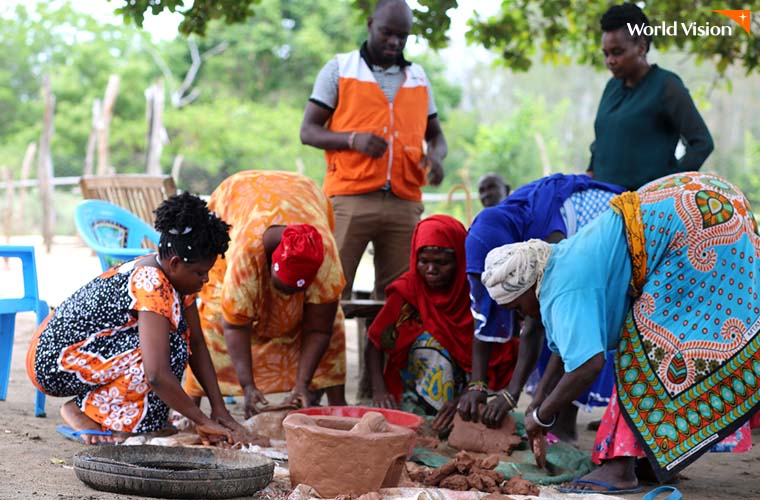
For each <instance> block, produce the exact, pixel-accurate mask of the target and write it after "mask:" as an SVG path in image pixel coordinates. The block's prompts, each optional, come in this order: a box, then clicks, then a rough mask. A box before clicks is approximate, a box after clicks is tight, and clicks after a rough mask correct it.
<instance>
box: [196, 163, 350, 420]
mask: <svg viewBox="0 0 760 500" xmlns="http://www.w3.org/2000/svg"><path fill="white" fill-rule="evenodd" d="M209 207H210V208H211V209H212V210H214V211H215V212H216V213H217V214H219V216H220V217H222V218H223V219H224V220H226V221H227V222H229V223H230V224H232V227H233V230H232V232H231V237H232V240H231V241H230V248H229V250H227V252H226V254H225V256H224V258H223V259H222V258H219V259H217V261H216V264H215V265H214V267H213V269H211V272H210V273H209V283H208V285H207V286H206V287H204V288H203V291H202V292H201V295H200V298H201V304H200V306H199V311H200V315H201V325H202V327H203V334H204V335H205V337H206V344H207V345H208V348H209V351H210V352H211V357H212V360H213V362H214V367H215V368H216V374H217V379H218V380H219V386H220V387H221V390H222V393H223V394H224V395H225V396H228V395H229V396H240V395H243V396H244V398H245V409H244V412H245V417H246V418H248V417H250V416H251V415H253V414H255V413H256V412H257V411H258V405H259V404H266V402H267V400H266V399H265V397H264V395H265V394H271V393H278V392H288V391H290V392H291V394H290V395H289V396H288V398H287V399H286V403H296V404H300V405H303V406H308V405H310V404H313V403H314V401H315V400H316V399H317V396H318V395H321V392H322V391H323V390H324V392H325V393H326V394H327V399H328V402H329V403H330V404H332V405H336V404H345V396H344V384H345V380H346V339H345V330H344V325H343V313H342V311H341V310H340V308H339V306H338V302H339V300H340V294H341V292H342V290H343V287H344V285H345V279H344V278H343V271H342V269H341V265H340V259H339V258H338V251H337V247H336V244H335V239H334V237H333V227H334V220H333V212H332V207H331V206H330V203H329V201H328V200H327V198H326V197H325V195H324V193H323V192H322V190H321V189H320V188H319V186H317V184H316V183H315V182H314V181H313V180H311V179H309V178H307V177H304V176H303V175H300V174H296V173H293V172H279V171H271V170H267V171H264V170H250V171H245V172H239V173H237V174H235V175H232V176H231V177H229V178H227V179H226V180H224V182H222V184H221V185H220V186H219V187H217V188H216V189H215V190H214V192H213V193H212V194H211V199H210V200H209ZM184 387H185V390H186V391H187V393H188V394H190V395H191V396H196V397H200V396H204V395H205V394H204V392H203V388H201V387H200V385H199V384H198V382H197V380H196V378H195V377H193V376H192V374H190V373H188V377H187V379H186V381H185V386H184Z"/></svg>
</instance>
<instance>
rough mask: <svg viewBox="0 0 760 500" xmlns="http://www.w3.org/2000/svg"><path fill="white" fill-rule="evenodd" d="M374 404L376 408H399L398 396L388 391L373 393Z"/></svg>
mask: <svg viewBox="0 0 760 500" xmlns="http://www.w3.org/2000/svg"><path fill="white" fill-rule="evenodd" d="M372 406H374V407H376V408H386V409H388V410H397V409H398V405H397V404H396V398H394V397H393V395H392V394H388V393H387V392H383V393H374V394H373V395H372Z"/></svg>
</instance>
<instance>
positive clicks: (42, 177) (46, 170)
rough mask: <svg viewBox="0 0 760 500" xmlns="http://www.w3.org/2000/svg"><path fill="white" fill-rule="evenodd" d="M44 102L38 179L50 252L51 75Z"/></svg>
mask: <svg viewBox="0 0 760 500" xmlns="http://www.w3.org/2000/svg"><path fill="white" fill-rule="evenodd" d="M42 92H43V102H44V103H45V111H44V113H43V116H42V133H41V134H40V154H39V157H38V159H37V160H38V161H37V180H38V181H39V192H40V200H41V202H42V239H43V241H44V243H45V249H46V250H47V252H48V253H50V248H51V246H52V245H53V227H54V226H55V208H54V207H53V182H52V179H53V160H52V156H51V154H50V143H51V141H52V139H53V115H54V111H55V96H54V95H53V91H52V90H51V88H50V75H48V74H46V75H45V76H44V77H43V80H42Z"/></svg>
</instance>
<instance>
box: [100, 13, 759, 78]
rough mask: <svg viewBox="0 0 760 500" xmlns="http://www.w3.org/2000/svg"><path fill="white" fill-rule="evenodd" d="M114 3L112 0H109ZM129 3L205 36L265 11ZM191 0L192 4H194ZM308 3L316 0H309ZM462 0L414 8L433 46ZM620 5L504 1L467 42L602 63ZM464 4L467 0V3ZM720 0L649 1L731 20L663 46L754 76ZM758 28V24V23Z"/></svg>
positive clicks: (670, 18) (754, 62) (505, 54)
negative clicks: (167, 14)
mask: <svg viewBox="0 0 760 500" xmlns="http://www.w3.org/2000/svg"><path fill="white" fill-rule="evenodd" d="M109 1H111V0H109ZM121 2H124V3H125V5H123V6H122V7H120V8H118V9H117V12H118V13H120V14H122V15H124V17H125V19H127V20H130V19H131V20H133V21H134V22H135V23H137V25H138V26H142V22H143V18H144V14H145V12H146V11H148V10H150V11H151V12H152V13H154V14H157V13H160V12H162V11H163V10H170V11H172V12H175V11H178V12H180V13H182V15H183V16H184V21H183V22H182V24H181V25H180V31H181V32H182V33H185V34H190V33H197V34H200V35H203V34H204V33H205V32H206V27H207V24H208V21H209V20H210V19H224V20H225V21H226V22H227V23H234V22H243V21H244V20H245V19H246V18H249V17H250V16H253V15H258V12H257V10H256V9H255V8H254V4H257V3H258V0H195V1H194V2H192V7H190V8H187V9H185V10H182V8H183V7H184V3H185V2H184V1H183V0H121ZM188 3H190V2H188ZM301 3H303V4H304V5H308V4H310V3H311V2H301ZM375 3H376V2H375V0H353V4H354V5H355V6H356V8H357V9H358V10H360V11H362V12H363V13H364V14H365V15H368V14H369V13H371V11H372V9H373V7H374V5H375ZM459 3H460V2H458V0H418V2H417V5H418V7H417V8H415V10H414V17H415V25H414V30H415V33H416V34H419V35H421V36H422V37H423V38H425V39H426V40H428V42H429V43H430V46H431V47H433V48H441V47H444V46H446V44H447V42H448V39H447V37H446V31H447V30H448V28H449V26H450V17H449V16H450V15H451V12H452V10H451V9H454V8H456V7H457V6H458V5H459ZM613 3H619V2H610V1H609V0H594V1H590V2H589V1H583V0H502V2H501V9H500V10H499V12H498V13H496V14H494V15H492V16H490V17H482V16H478V15H477V14H476V16H475V17H473V19H471V20H470V27H471V30H470V31H469V32H468V33H467V39H468V41H470V42H471V43H479V44H482V45H483V46H485V47H487V48H489V49H491V50H493V51H495V52H497V53H498V54H500V55H501V56H502V59H503V62H504V64H505V65H507V66H508V67H510V68H512V69H513V70H515V71H526V70H528V69H529V68H530V67H531V65H532V62H533V58H534V57H535V55H536V54H537V53H540V54H542V57H543V60H544V62H551V63H555V64H556V63H567V62H570V61H577V62H580V63H582V64H594V65H597V66H601V64H602V56H601V52H600V51H599V40H600V38H601V29H600V27H599V19H600V18H601V16H602V14H603V13H604V12H605V11H606V10H607V8H608V7H609V6H610V5H612V4H613ZM463 4H464V3H463ZM714 8H716V5H715V3H714V2H710V1H707V0H694V1H688V2H687V1H685V0H651V1H649V2H646V6H645V9H646V14H647V16H648V17H649V19H650V21H651V22H652V25H657V24H659V23H661V22H667V23H672V22H678V23H681V22H684V23H687V24H688V23H691V22H696V23H697V24H698V25H705V24H707V23H709V24H710V25H713V26H715V25H729V26H733V28H734V35H733V36H731V37H721V36H709V37H697V36H694V35H688V34H686V33H685V32H684V30H679V33H678V35H677V36H672V37H671V36H667V37H659V38H658V39H657V40H656V41H655V44H656V45H657V47H658V48H661V49H667V48H673V47H677V48H679V49H682V50H684V51H686V52H688V53H691V54H694V55H696V56H697V59H698V61H709V62H710V63H712V64H714V65H715V67H716V69H717V70H718V72H719V73H720V74H723V73H724V72H725V70H726V68H727V67H728V66H729V65H730V64H732V63H740V64H741V65H742V66H743V67H744V68H745V70H746V72H747V73H748V74H749V73H751V72H756V71H758V70H759V69H760V38H758V37H757V36H756V35H755V36H751V35H749V36H748V35H747V34H746V33H745V32H744V31H743V30H741V29H740V28H739V27H738V25H736V24H735V23H733V21H731V20H729V19H727V18H725V17H723V16H721V15H720V14H716V13H713V12H712V10H713V9H714ZM754 28H755V31H757V30H758V23H757V21H755V23H754Z"/></svg>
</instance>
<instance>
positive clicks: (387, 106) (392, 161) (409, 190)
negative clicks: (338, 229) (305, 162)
mask: <svg viewBox="0 0 760 500" xmlns="http://www.w3.org/2000/svg"><path fill="white" fill-rule="evenodd" d="M336 57H337V59H338V106H337V108H335V112H334V113H333V115H332V117H331V118H330V122H329V124H328V129H329V130H332V131H334V132H356V133H367V132H371V133H373V134H375V135H377V136H380V137H382V138H384V139H385V140H386V141H387V142H388V149H387V150H386V152H385V154H384V155H383V156H382V157H380V158H377V159H375V158H371V157H369V156H366V155H364V154H362V153H360V152H358V151H354V150H351V149H343V150H327V151H325V158H326V160H327V175H326V176H325V182H324V185H323V189H324V191H325V194H327V196H328V197H329V196H335V195H352V194H362V193H369V192H371V191H377V190H379V189H381V188H382V187H383V186H385V185H386V182H387V181H390V186H391V190H392V191H393V193H394V194H395V195H396V196H398V197H399V198H403V199H406V200H412V201H420V200H421V199H422V190H421V187H422V186H424V185H425V184H426V183H427V171H426V170H425V169H422V168H420V167H419V163H420V161H421V160H422V157H423V147H424V146H423V144H424V140H425V130H426V129H427V120H428V116H427V113H428V90H427V86H428V85H429V83H428V80H427V76H425V72H424V70H423V69H422V67H420V66H419V65H417V64H412V65H410V66H407V67H406V68H404V72H405V73H406V78H405V80H404V83H403V84H402V85H401V87H400V88H399V89H398V92H397V93H396V96H395V97H394V99H393V102H392V103H390V102H388V98H387V97H386V96H385V94H384V93H383V91H382V89H381V88H380V86H379V85H378V84H377V81H375V77H374V76H373V74H372V70H371V69H370V68H369V66H367V63H366V62H365V61H364V59H362V57H361V55H360V54H359V51H358V50H355V51H353V52H349V53H347V54H338V55H337V56H336Z"/></svg>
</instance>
